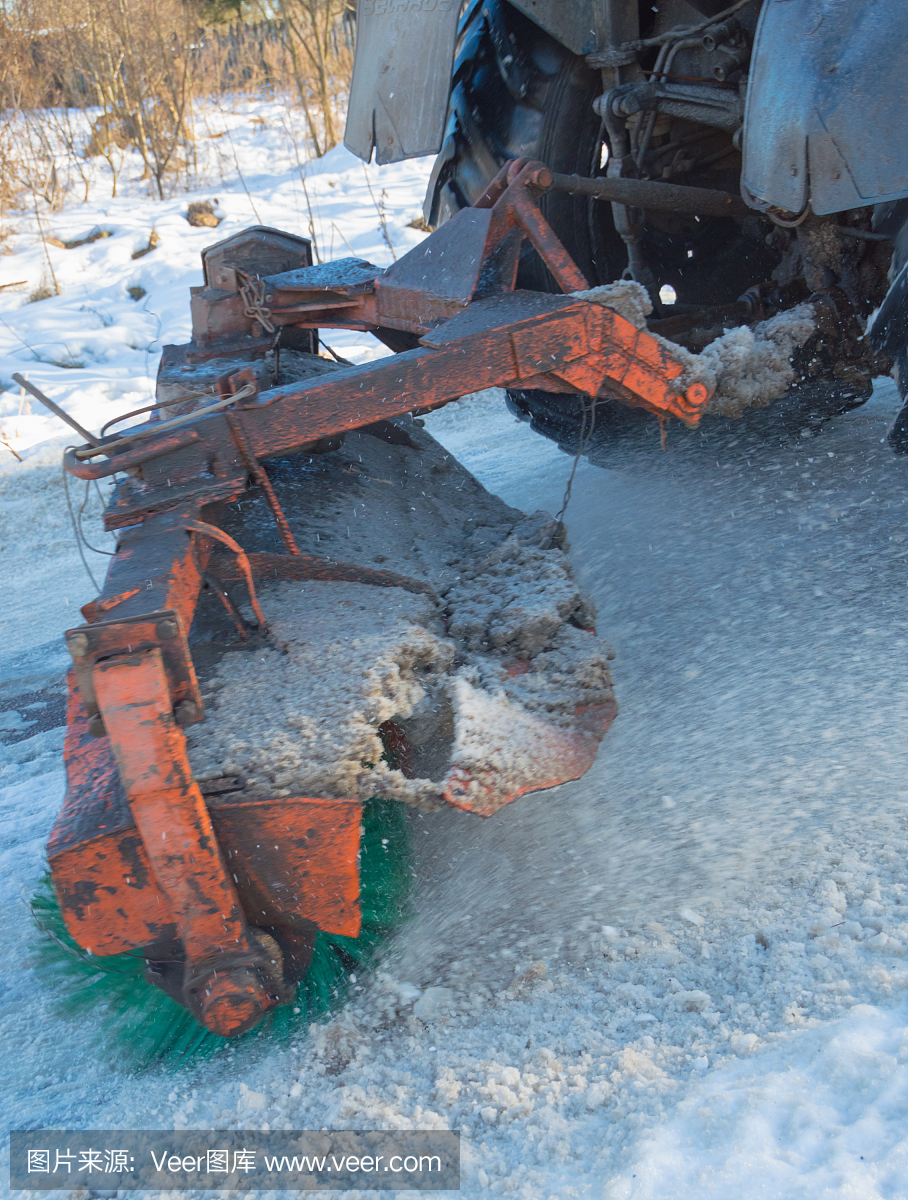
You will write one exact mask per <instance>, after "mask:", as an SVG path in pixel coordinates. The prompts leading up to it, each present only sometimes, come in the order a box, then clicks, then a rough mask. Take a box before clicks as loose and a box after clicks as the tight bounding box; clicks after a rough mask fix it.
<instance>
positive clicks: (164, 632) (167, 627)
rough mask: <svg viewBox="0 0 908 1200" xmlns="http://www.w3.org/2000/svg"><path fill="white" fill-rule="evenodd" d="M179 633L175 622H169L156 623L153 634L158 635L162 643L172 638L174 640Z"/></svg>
mask: <svg viewBox="0 0 908 1200" xmlns="http://www.w3.org/2000/svg"><path fill="white" fill-rule="evenodd" d="M179 632H180V628H179V626H178V625H177V623H176V621H170V620H167V621H158V623H157V625H156V626H155V633H156V634H157V635H158V637H159V638H160V639H161V641H162V642H169V641H171V640H172V639H173V638H175V637H176V636H177V634H178V633H179Z"/></svg>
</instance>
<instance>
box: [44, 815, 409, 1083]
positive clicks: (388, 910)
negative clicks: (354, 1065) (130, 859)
mask: <svg viewBox="0 0 908 1200" xmlns="http://www.w3.org/2000/svg"><path fill="white" fill-rule="evenodd" d="M359 870H360V908H361V911H362V929H361V931H360V935H359V937H356V938H350V937H341V936H339V935H335V934H329V933H322V932H319V933H318V934H316V938H315V948H314V950H313V954H312V962H311V963H310V966H309V970H308V972H307V973H306V977H305V979H304V980H303V981H302V983H301V984H300V985H299V987H298V989H297V994H296V999H295V1001H294V1003H293V1005H292V1006H281V1007H280V1008H276V1009H274V1010H273V1011H272V1012H271V1013H269V1014H268V1016H267V1017H266V1019H265V1021H264V1022H263V1023H262V1024H261V1025H259V1026H258V1027H257V1028H256V1029H253V1030H251V1031H250V1032H249V1033H247V1034H244V1035H243V1036H242V1037H241V1038H230V1039H227V1038H221V1037H218V1036H217V1034H214V1033H211V1032H209V1030H207V1029H205V1028H204V1027H203V1026H201V1025H200V1024H199V1023H198V1022H197V1021H196V1019H195V1018H194V1017H193V1016H192V1015H191V1014H190V1013H189V1012H188V1011H187V1010H186V1009H185V1008H183V1007H182V1005H180V1004H177V1003H176V1001H175V1000H171V999H170V997H169V996H167V995H165V994H164V992H162V991H161V990H160V989H159V988H156V987H154V986H153V985H152V984H149V983H147V982H146V980H145V962H144V960H143V959H142V957H141V955H132V954H116V955H110V956H105V957H98V956H94V955H88V954H86V953H85V951H83V950H82V949H81V948H80V947H79V946H78V945H77V944H76V942H75V941H74V940H73V938H72V937H71V936H70V935H69V933H68V932H67V930H66V926H65V924H64V921H63V917H62V915H61V913H60V909H59V906H58V904H57V898H56V895H55V894H54V889H53V886H52V884H51V880H50V875H49V874H48V875H45V877H44V878H43V879H42V881H41V883H40V884H39V886H38V890H37V892H36V893H35V896H34V898H33V900H32V912H33V913H34V916H35V920H36V922H37V924H38V926H39V928H40V929H41V931H42V932H43V933H44V935H45V936H44V937H42V938H40V939H39V941H38V943H37V945H36V947H35V950H34V954H33V959H34V966H35V970H36V972H37V973H38V974H39V975H40V976H41V978H42V982H43V983H44V984H45V985H47V986H48V987H49V988H50V989H52V990H53V991H54V992H57V993H59V994H60V995H61V997H62V998H61V1000H60V1001H59V1002H58V1008H59V1010H60V1013H61V1016H64V1017H68V1018H82V1019H83V1020H84V1021H85V1023H86V1025H88V1024H89V1023H90V1024H91V1026H92V1027H94V1028H96V1029H97V1031H98V1039H97V1040H98V1041H99V1043H100V1044H101V1045H103V1046H104V1047H106V1048H108V1049H109V1051H110V1052H111V1054H112V1055H113V1056H115V1057H116V1059H117V1062H118V1063H119V1064H120V1065H121V1066H126V1067H129V1068H131V1069H132V1070H141V1069H142V1068H143V1067H147V1066H150V1065H152V1064H153V1063H155V1062H161V1061H169V1062H172V1063H174V1064H178V1063H180V1062H183V1061H186V1060H187V1059H188V1058H190V1057H192V1058H193V1059H196V1058H198V1057H210V1056H211V1055H213V1054H216V1053H218V1052H219V1051H221V1050H223V1049H224V1047H225V1046H228V1045H230V1046H233V1045H236V1044H237V1043H238V1042H242V1041H246V1040H248V1039H249V1038H261V1037H272V1038H274V1037H277V1038H278V1039H280V1040H285V1039H289V1038H291V1037H293V1036H295V1035H299V1034H300V1033H302V1032H304V1031H305V1030H306V1029H307V1027H308V1025H309V1023H310V1022H311V1021H314V1020H318V1019H319V1018H323V1017H326V1016H327V1015H328V1014H329V1013H330V1012H331V1011H332V1010H334V1009H336V1008H337V1007H338V1006H339V1005H340V1004H341V1003H343V1000H344V998H345V996H346V994H347V989H348V987H349V976H350V973H351V972H354V971H356V970H360V969H363V968H365V967H368V965H369V963H370V961H371V960H372V959H373V958H374V956H375V953H376V951H377V950H378V948H379V947H380V946H381V944H382V943H383V942H384V940H385V939H386V938H387V937H388V936H389V934H390V933H392V932H393V930H394V929H395V928H397V926H399V925H400V924H401V922H402V921H404V920H405V919H406V917H407V915H408V913H409V908H408V900H409V893H410V884H411V880H412V872H411V868H410V847H409V838H408V831H407V818H406V809H405V806H404V805H403V804H399V803H398V802H397V801H395V800H381V799H372V800H368V801H367V802H366V803H365V804H364V805H363V833H362V841H361V849H360V863H359ZM297 1010H298V1011H297Z"/></svg>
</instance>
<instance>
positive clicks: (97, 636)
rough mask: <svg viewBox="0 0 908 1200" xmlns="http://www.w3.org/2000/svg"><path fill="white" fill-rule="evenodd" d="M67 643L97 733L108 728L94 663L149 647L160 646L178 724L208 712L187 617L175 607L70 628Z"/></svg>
mask: <svg viewBox="0 0 908 1200" xmlns="http://www.w3.org/2000/svg"><path fill="white" fill-rule="evenodd" d="M66 648H67V650H69V652H70V654H71V655H72V659H73V669H74V671H75V674H76V682H77V683H78V686H79V693H80V695H81V697H82V703H83V704H84V705H85V711H86V712H87V713H88V716H89V731H90V732H91V733H92V734H93V735H94V736H95V737H104V735H105V733H106V730H105V728H104V721H103V719H102V717H101V713H100V709H99V706H98V699H97V695H96V693H95V684H94V671H95V668H96V667H97V665H98V664H99V663H101V662H105V661H107V660H108V659H112V658H118V657H121V656H124V655H126V656H128V655H134V654H141V653H143V652H145V651H148V650H155V649H157V650H160V651H161V658H162V661H163V664H164V671H165V674H166V676H167V684H168V688H169V690H170V699H171V707H172V709H173V714H174V719H175V721H176V722H177V724H178V725H179V726H180V728H182V729H185V728H186V726H187V725H194V724H196V722H198V721H201V720H202V717H203V716H204V714H205V709H204V705H203V703H202V693H201V692H200V691H199V684H198V680H197V679H196V674H195V667H194V666H193V665H192V655H191V654H190V653H189V643H188V640H187V637H186V631H185V630H184V628H183V621H182V619H181V617H180V614H179V613H178V612H177V611H176V610H175V609H172V608H169V609H162V610H161V611H160V612H154V613H146V614H143V615H141V616H136V617H126V618H123V619H122V620H119V621H98V622H96V623H95V624H92V625H80V626H78V627H77V628H75V629H68V630H67V631H66Z"/></svg>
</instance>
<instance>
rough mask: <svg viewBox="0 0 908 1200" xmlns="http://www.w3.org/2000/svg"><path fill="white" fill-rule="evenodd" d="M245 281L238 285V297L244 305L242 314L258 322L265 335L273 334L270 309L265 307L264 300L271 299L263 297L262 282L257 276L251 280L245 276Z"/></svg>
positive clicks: (263, 285)
mask: <svg viewBox="0 0 908 1200" xmlns="http://www.w3.org/2000/svg"><path fill="white" fill-rule="evenodd" d="M246 279H247V282H246V283H241V284H240V295H241V296H242V297H243V302H244V304H245V305H246V307H245V309H244V310H243V311H244V313H245V314H246V316H247V317H252V319H253V320H254V321H258V323H259V325H261V327H262V328H263V329H264V330H265V332H266V333H274V326H273V325H272V324H271V321H270V317H271V309H270V308H266V307H265V300H266V298H267V299H269V300H270V299H271V297H270V296H268V297H266V295H265V284H264V281H263V280H262V279H260V278H259V277H258V276H256V277H255V279H253V278H252V276H251V275H247V276H246Z"/></svg>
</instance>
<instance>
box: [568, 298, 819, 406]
mask: <svg viewBox="0 0 908 1200" xmlns="http://www.w3.org/2000/svg"><path fill="white" fill-rule="evenodd" d="M573 295H574V296H576V297H577V298H578V299H581V300H589V301H590V302H591V303H594V304H601V305H603V306H604V307H605V308H611V309H614V311H615V312H617V313H619V314H620V315H621V316H622V317H625V318H626V319H627V320H628V321H630V322H631V324H632V325H635V326H636V327H637V328H638V329H645V328H646V318H647V317H648V316H649V314H650V313H651V312H652V311H653V305H652V302H651V300H650V298H649V293H648V292H647V290H646V288H645V287H643V285H642V284H639V283H634V282H633V281H630V280H619V281H618V282H617V283H608V284H606V285H605V286H604V287H597V288H591V289H590V290H589V291H585V292H574V293H573ZM815 332H816V313H815V311H814V309H813V306H812V305H810V304H799V305H797V306H796V307H795V308H791V309H788V310H787V311H786V312H781V313H779V314H778V315H777V316H775V317H770V318H769V320H768V321H760V322H758V323H757V324H755V325H753V326H748V325H739V326H737V327H736V328H734V329H727V330H726V331H725V333H723V334H722V336H721V337H719V338H716V340H715V341H713V342H710V344H709V345H708V346H706V347H705V348H704V349H703V350H702V351H701V353H699V354H693V353H692V352H691V351H690V350H687V349H685V347H684V346H679V345H678V343H677V342H672V341H670V340H668V339H667V338H663V337H661V336H659V335H658V334H652V335H651V336H653V337H655V338H656V340H657V341H659V342H661V343H662V344H663V346H666V347H667V348H668V349H669V350H670V352H671V354H672V356H673V357H674V358H675V359H677V360H678V361H679V362H680V363H681V364H682V366H683V368H684V370H683V372H682V374H681V375H680V376H679V377H678V379H677V380H676V381H675V388H676V390H677V391H678V392H685V391H686V390H687V389H688V388H689V387H690V386H691V384H693V383H703V384H705V385H706V387H707V388H708V389H709V390H710V391H711V392H712V393H713V394H712V396H711V398H710V400H709V402H708V404H707V405H706V408H705V409H704V412H707V413H718V414H720V415H722V416H726V417H740V415H741V413H742V412H744V410H745V409H746V408H763V407H764V406H765V405H767V404H769V403H770V402H771V401H773V400H775V399H777V398H778V397H779V396H781V395H782V394H783V392H785V391H786V390H787V388H788V387H789V385H790V384H791V383H793V382H794V378H795V370H794V367H793V366H792V362H791V359H792V356H793V355H794V353H795V351H796V350H799V349H800V348H801V346H803V345H804V343H805V342H806V341H807V340H808V338H810V337H812V336H813V334H814V333H815Z"/></svg>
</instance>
